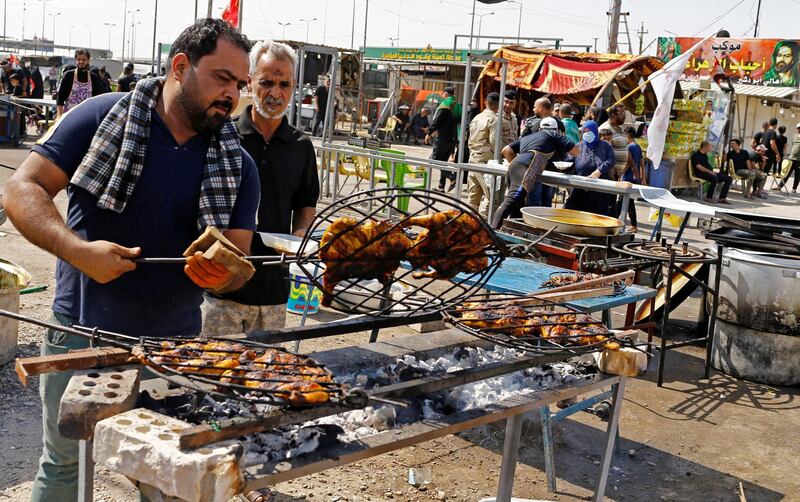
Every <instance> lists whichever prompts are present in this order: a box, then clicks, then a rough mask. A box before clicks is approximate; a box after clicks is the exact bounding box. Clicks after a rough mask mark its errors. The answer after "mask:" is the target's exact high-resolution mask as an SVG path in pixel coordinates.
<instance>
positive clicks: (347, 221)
mask: <svg viewBox="0 0 800 502" xmlns="http://www.w3.org/2000/svg"><path fill="white" fill-rule="evenodd" d="M412 245H413V243H412V241H411V239H410V238H409V237H408V236H406V234H405V233H404V232H403V229H402V228H401V227H400V226H399V225H397V224H393V223H391V222H388V221H374V220H367V221H365V222H363V223H359V222H358V220H356V219H355V218H351V217H349V216H345V217H342V218H339V219H337V220H336V221H334V222H333V223H331V225H330V226H329V227H328V228H327V229H326V230H325V233H324V234H323V235H322V240H321V242H320V249H319V257H320V259H321V260H322V262H323V263H324V264H325V272H324V273H323V275H322V285H323V296H322V304H323V305H325V306H330V304H331V302H332V301H333V292H334V290H335V288H336V285H337V284H338V283H339V282H341V281H343V280H345V279H351V278H356V279H377V280H378V281H379V282H380V283H381V284H383V285H387V284H389V283H390V282H391V280H392V277H393V276H394V273H395V271H396V270H397V268H398V267H399V266H400V260H401V259H403V258H404V257H405V255H406V253H407V252H408V250H409V249H410V248H411V246H412Z"/></svg>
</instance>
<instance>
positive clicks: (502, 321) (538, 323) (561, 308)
mask: <svg viewBox="0 0 800 502" xmlns="http://www.w3.org/2000/svg"><path fill="white" fill-rule="evenodd" d="M444 317H445V320H447V321H448V322H449V323H450V324H452V325H453V326H455V327H456V328H458V329H460V330H462V331H464V332H465V333H469V334H470V335H473V336H475V337H477V338H480V339H482V340H486V341H489V342H492V343H496V344H498V345H502V346H505V347H510V348H514V349H517V350H523V351H525V352H528V353H534V354H549V355H554V354H562V355H564V356H565V357H570V356H575V355H580V354H586V353H591V352H597V351H601V350H604V349H606V348H609V347H612V346H613V345H614V344H618V345H617V346H622V345H625V346H632V343H631V342H630V341H629V340H627V339H620V338H617V337H616V336H615V335H614V334H613V333H611V332H610V331H609V330H608V329H607V328H606V327H605V326H604V325H603V323H602V322H601V321H598V320H596V319H594V318H592V317H591V316H590V315H588V314H585V313H581V312H579V311H577V310H575V309H573V308H570V307H568V306H566V305H563V304H558V303H544V304H543V302H542V300H539V299H536V298H524V297H519V296H514V295H495V294H488V295H485V296H484V298H482V299H478V300H476V301H470V302H467V303H465V304H463V305H461V306H458V307H455V308H452V309H448V310H446V311H445V312H444ZM481 324H487V325H481ZM559 326H563V327H564V329H566V330H567V332H566V334H564V333H558V330H556V329H555V328H558V327H559ZM542 328H544V329H542ZM570 329H573V330H574V329H577V330H580V333H573V334H570V332H569V330H570ZM544 330H547V331H549V332H550V333H545V332H544ZM600 337H602V338H600Z"/></svg>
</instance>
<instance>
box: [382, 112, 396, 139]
mask: <svg viewBox="0 0 800 502" xmlns="http://www.w3.org/2000/svg"><path fill="white" fill-rule="evenodd" d="M395 127H397V119H396V118H394V117H389V118H388V119H386V124H384V126H383V127H381V128H379V129H378V131H377V133H378V137H379V138H380V134H381V133H383V139H384V140H386V139H388V138H390V137H391V141H396V139H395V137H394V129H395Z"/></svg>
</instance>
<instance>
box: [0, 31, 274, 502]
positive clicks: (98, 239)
mask: <svg viewBox="0 0 800 502" xmlns="http://www.w3.org/2000/svg"><path fill="white" fill-rule="evenodd" d="M249 48H250V43H249V42H248V40H247V38H246V37H244V36H243V35H242V34H240V33H239V32H238V31H237V30H235V29H234V28H232V27H231V26H230V25H228V24H227V23H226V22H224V21H222V20H219V19H201V20H198V21H197V22H196V23H195V24H194V25H192V26H190V27H189V28H187V29H186V30H184V31H183V33H181V34H180V35H179V36H178V38H177V40H175V42H174V43H173V44H172V50H171V51H170V54H169V58H168V63H167V68H168V71H167V76H166V78H163V79H162V78H152V79H147V80H143V81H140V82H138V83H137V85H136V88H135V89H134V91H133V92H132V93H127V94H123V93H111V94H104V95H101V96H98V97H95V98H91V99H88V100H86V101H84V102H83V103H81V104H80V105H79V106H77V107H75V108H74V109H72V110H70V111H69V113H67V114H65V115H64V116H63V117H62V118H61V120H60V121H59V122H57V123H56V125H54V126H53V127H51V128H50V130H49V131H48V133H47V134H46V135H45V136H44V137H43V138H42V139H41V140H40V141H39V143H38V144H37V145H36V146H34V148H33V151H32V152H31V154H30V155H29V156H28V158H27V159H26V160H25V161H24V162H23V163H22V165H21V166H20V168H19V169H18V170H17V171H16V173H15V174H14V175H13V176H12V177H11V178H10V179H9V180H8V182H7V183H6V186H5V188H6V190H5V193H4V198H3V204H4V205H5V207H6V209H7V211H8V216H9V218H10V219H11V221H12V222H13V223H14V225H15V226H16V228H17V229H19V231H20V232H21V233H22V234H23V235H24V236H25V237H26V238H27V239H28V240H30V241H31V242H32V243H33V244H36V245H37V246H39V247H41V248H43V249H45V250H47V251H49V252H51V253H53V254H54V255H56V256H57V257H58V259H59V260H58V263H57V266H56V293H55V300H54V302H53V315H54V317H55V319H56V320H57V322H59V323H61V324H62V325H65V326H69V325H72V324H81V325H83V326H90V327H98V328H100V329H103V330H108V331H114V332H119V333H124V334H127V335H131V336H135V337H140V336H148V337H177V336H184V337H191V336H194V335H197V334H198V333H199V332H200V328H201V326H200V325H201V318H200V303H201V302H202V301H203V289H204V288H207V289H211V290H214V291H219V292H226V291H232V290H235V289H237V288H238V287H240V286H241V285H242V284H243V283H244V280H245V279H246V275H247V272H246V271H245V272H244V273H243V272H242V271H241V270H239V269H237V268H236V266H233V265H232V264H235V263H238V262H239V261H240V260H239V258H236V256H234V255H239V254H246V253H249V251H250V242H251V239H252V235H253V230H254V229H255V212H256V208H257V206H258V200H259V181H258V172H257V170H256V167H255V164H254V163H253V160H252V159H251V158H250V156H248V155H247V154H246V153H244V152H243V151H242V150H241V148H240V146H239V141H238V138H237V135H236V129H235V127H234V125H233V124H232V123H231V121H230V119H229V116H230V113H231V111H232V110H234V109H235V108H236V105H237V103H238V101H239V91H240V90H241V89H242V88H243V87H244V86H245V85H246V83H247V70H248V56H247V55H248V50H249ZM65 188H66V190H67V195H68V196H69V205H68V209H67V221H66V223H65V222H64V221H63V220H62V219H61V216H60V215H59V213H58V210H57V209H56V206H55V205H54V204H53V201H52V199H53V197H55V196H56V195H57V194H58V193H59V192H60V191H61V190H64V189H65ZM209 226H214V227H217V228H219V229H221V231H222V233H221V235H216V234H215V235H212V236H211V238H208V236H204V239H200V240H198V241H197V242H196V243H195V245H194V246H193V247H191V248H189V249H188V253H187V254H188V255H189V256H188V258H187V260H186V264H185V266H184V267H183V268H182V267H178V266H175V265H159V264H146V263H142V264H138V266H137V263H136V261H135V259H136V258H139V257H177V256H180V255H181V254H182V253H183V252H184V250H186V249H187V246H189V245H190V244H191V243H192V242H193V241H195V240H196V239H197V238H198V236H200V233H201V231H203V230H204V229H205V228H206V227H209ZM210 232H211V233H213V231H210ZM219 240H224V241H225V242H224V245H221V246H223V247H224V248H225V250H219V247H220V246H217V247H216V249H217V250H216V251H215V250H214V249H211V248H212V247H214V245H215V242H216V241H219ZM229 260H232V261H229ZM245 269H246V267H245ZM198 286H199V287H198ZM87 345H88V341H87V340H85V339H83V338H79V337H74V336H71V335H67V334H66V333H63V332H60V331H55V330H48V331H47V332H46V334H45V339H44V342H43V344H42V355H50V354H63V353H66V352H68V351H69V350H71V349H79V348H84V347H86V346H87ZM70 377H71V373H69V372H63V373H50V374H46V375H42V377H41V378H40V387H41V389H40V392H41V395H42V414H43V422H44V424H43V428H44V438H43V442H44V449H43V452H42V457H41V460H40V464H39V472H38V473H37V475H36V479H35V480H34V484H33V493H32V497H31V498H32V500H33V501H34V502H49V501H53V500H65V501H66V500H76V499H77V492H78V443H77V441H73V440H69V439H65V438H63V437H61V436H60V435H59V432H58V424H57V421H58V411H59V402H60V400H61V395H62V394H63V392H64V389H65V388H66V386H67V383H68V382H69V379H70Z"/></svg>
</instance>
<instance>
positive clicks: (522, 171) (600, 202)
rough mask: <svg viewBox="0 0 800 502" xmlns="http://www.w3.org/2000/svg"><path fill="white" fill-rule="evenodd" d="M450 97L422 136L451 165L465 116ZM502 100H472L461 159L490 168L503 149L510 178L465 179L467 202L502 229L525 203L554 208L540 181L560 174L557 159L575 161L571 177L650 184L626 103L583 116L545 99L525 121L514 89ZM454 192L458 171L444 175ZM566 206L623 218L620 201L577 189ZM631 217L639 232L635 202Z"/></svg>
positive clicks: (566, 105)
mask: <svg viewBox="0 0 800 502" xmlns="http://www.w3.org/2000/svg"><path fill="white" fill-rule="evenodd" d="M445 96H446V98H445V100H444V101H443V102H442V104H441V105H440V106H439V108H438V109H437V110H436V112H435V113H434V116H433V122H432V123H431V125H430V127H429V128H428V130H427V131H426V135H425V138H424V139H425V142H426V143H428V142H431V141H432V142H433V154H432V155H431V158H432V159H435V160H442V161H451V162H452V161H455V160H457V159H458V158H459V155H458V152H457V151H456V149H457V146H458V128H457V126H458V123H459V121H460V115H459V114H458V113H454V111H455V112H460V110H455V109H454V106H453V98H452V96H453V89H452V88H447V89H445ZM503 97H504V99H503V110H502V112H501V111H500V110H499V106H500V95H499V93H497V92H490V93H489V94H487V95H486V97H485V99H484V103H483V110H482V111H481V109H480V107H479V106H478V103H477V102H476V101H472V102H470V107H469V110H468V111H467V112H466V113H467V127H466V130H465V131H464V136H465V138H466V141H465V150H466V151H465V152H464V153H465V155H464V156H463V160H464V161H465V162H469V163H472V164H485V163H487V162H488V161H490V160H492V159H495V158H496V153H497V151H498V150H499V151H500V155H501V158H502V159H505V161H507V162H508V166H509V167H508V175H507V176H506V177H505V179H501V180H499V182H498V183H496V185H495V186H494V187H490V185H491V184H492V183H494V179H493V177H492V176H489V175H486V176H484V175H482V174H480V173H477V172H470V173H469V174H468V175H467V180H466V181H467V193H468V203H469V204H470V205H471V206H472V207H473V208H475V209H476V210H477V211H479V212H481V214H483V215H484V216H486V217H487V218H488V219H490V220H494V221H495V222H496V223H497V224H500V223H501V222H502V219H503V218H505V217H507V216H509V215H511V216H519V209H520V208H521V207H523V206H544V207H550V206H552V204H553V198H554V189H553V187H550V186H547V185H545V184H542V183H541V182H540V181H539V177H540V175H541V171H543V170H556V167H555V162H559V161H561V162H568V163H571V164H572V167H571V169H570V170H569V171H568V172H571V173H573V174H577V175H579V176H586V177H590V178H602V179H608V180H615V181H630V182H635V183H644V182H645V175H644V173H645V170H644V155H643V152H642V149H641V147H640V146H639V145H638V144H637V143H636V142H635V138H636V135H637V131H636V129H634V128H633V127H627V128H626V127H625V122H626V112H625V108H624V107H623V106H622V105H618V106H616V107H614V108H612V109H611V110H610V113H608V112H606V110H604V109H602V108H600V107H592V108H590V109H589V110H587V112H586V113H585V114H583V113H582V111H581V109H580V108H579V107H577V106H575V105H573V104H572V103H568V102H564V103H553V102H552V101H551V100H550V99H549V98H546V97H542V98H539V99H537V100H536V101H535V102H534V105H533V113H534V114H533V115H532V116H531V117H527V118H525V119H523V120H520V119H519V118H518V117H517V115H516V113H514V110H515V109H516V108H517V107H516V104H517V99H518V96H517V93H516V91H514V90H507V91H506V93H505V95H504V96H503ZM448 101H449V103H448ZM401 108H403V109H402V110H401V111H398V115H400V114H402V115H403V116H404V117H405V118H406V120H405V121H404V122H403V124H406V126H404V127H409V126H410V125H411V124H413V122H414V121H413V119H412V120H408V112H407V110H405V108H407V107H401ZM423 110H425V109H423ZM500 113H502V124H503V127H502V130H501V134H500V137H499V140H500V144H497V139H498V138H497V137H496V125H497V122H498V119H499V117H500ZM415 117H416V116H415ZM425 117H426V118H427V113H426V115H425ZM398 127H399V126H398ZM447 181H449V183H447V187H445V184H446V182H447ZM454 187H455V173H453V172H447V171H442V173H441V177H440V179H439V183H438V186H437V189H438V190H440V191H444V190H447V191H452V190H453V189H454ZM490 196H493V197H494V200H493V201H492V202H493V203H492V204H491V207H494V208H497V211H496V212H495V213H494V214H488V207H489V206H490V204H489V200H488V198H489V197H490ZM564 207H566V208H570V209H576V210H582V211H589V212H592V213H596V214H601V215H609V216H617V217H618V216H619V214H620V212H621V203H620V201H618V200H617V198H616V197H614V196H610V195H607V194H604V193H600V192H594V191H590V190H579V189H575V190H572V192H571V194H570V196H569V198H568V199H567V200H566V202H565V206H564ZM627 214H628V215H629V219H630V221H631V225H632V226H631V227H630V228H629V230H630V231H634V232H635V231H636V224H637V222H636V210H635V207H634V205H633V203H632V202H631V204H629V207H628V213H627Z"/></svg>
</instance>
